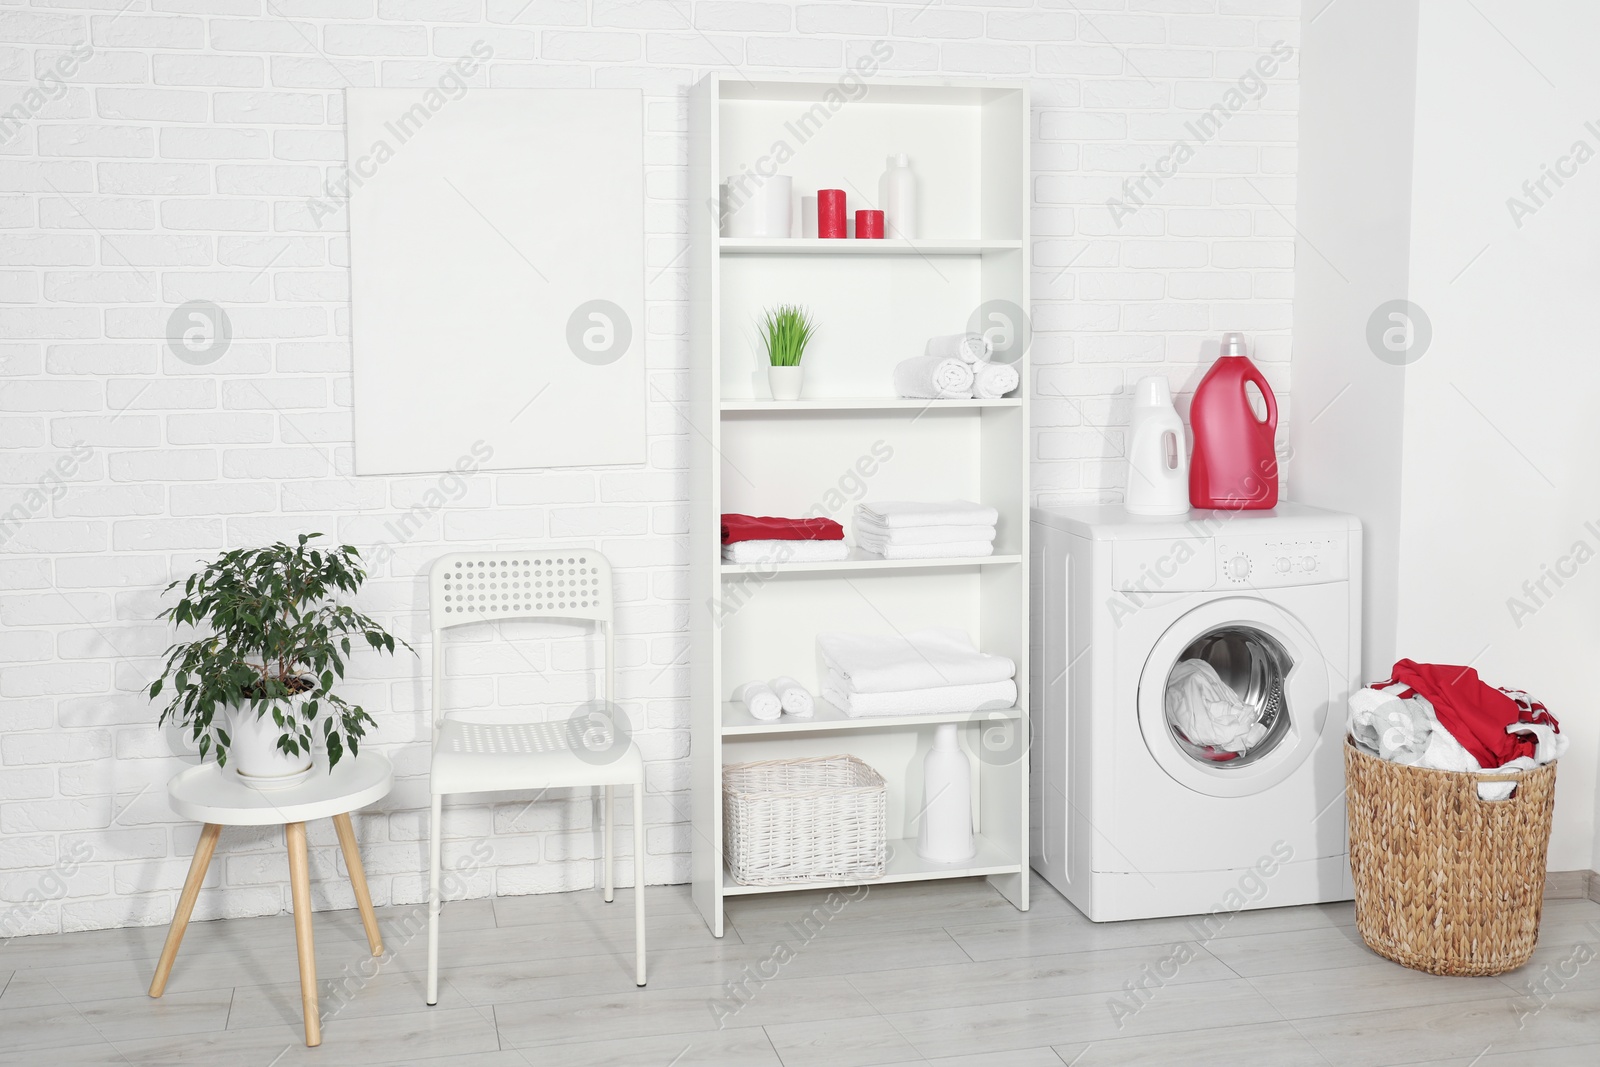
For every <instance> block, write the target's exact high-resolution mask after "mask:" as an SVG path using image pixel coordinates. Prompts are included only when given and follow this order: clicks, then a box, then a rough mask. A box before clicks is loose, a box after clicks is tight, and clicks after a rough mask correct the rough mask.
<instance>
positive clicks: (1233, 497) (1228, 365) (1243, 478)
mask: <svg viewBox="0 0 1600 1067" xmlns="http://www.w3.org/2000/svg"><path fill="white" fill-rule="evenodd" d="M1251 382H1253V383H1255V386H1256V388H1257V389H1259V390H1261V397H1262V399H1263V400H1265V401H1266V408H1267V417H1266V418H1265V419H1261V418H1257V417H1256V413H1255V411H1254V410H1252V408H1251V407H1250V398H1249V396H1248V395H1247V394H1246V392H1245V386H1246V384H1248V383H1251ZM1189 425H1190V428H1191V429H1192V430H1193V432H1194V454H1193V456H1192V457H1191V458H1190V460H1189V503H1191V504H1193V505H1194V506H1195V507H1197V508H1222V509H1226V510H1229V511H1246V510H1251V509H1258V508H1262V509H1264V508H1273V507H1277V506H1278V456H1277V453H1276V452H1275V451H1274V449H1273V436H1274V435H1275V434H1276V432H1277V429H1278V401H1277V399H1276V398H1275V397H1274V396H1273V395H1272V387H1271V386H1269V385H1268V384H1267V379H1266V378H1265V377H1264V376H1263V375H1262V373H1261V371H1260V370H1259V369H1258V368H1257V367H1256V365H1255V364H1254V363H1251V362H1250V357H1249V356H1247V355H1245V345H1244V335H1243V334H1240V333H1229V334H1224V335H1223V338H1222V355H1221V356H1220V357H1218V359H1217V361H1216V362H1215V363H1213V364H1212V365H1211V369H1210V370H1208V371H1206V376H1205V377H1204V378H1202V379H1200V386H1199V388H1197V389H1196V390H1195V391H1194V402H1193V403H1192V404H1190V405H1189Z"/></svg>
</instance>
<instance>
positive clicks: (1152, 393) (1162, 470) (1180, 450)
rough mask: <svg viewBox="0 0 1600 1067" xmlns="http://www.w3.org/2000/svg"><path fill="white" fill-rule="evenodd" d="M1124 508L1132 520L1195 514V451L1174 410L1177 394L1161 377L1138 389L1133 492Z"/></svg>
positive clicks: (1131, 432) (1131, 440) (1131, 438)
mask: <svg viewBox="0 0 1600 1067" xmlns="http://www.w3.org/2000/svg"><path fill="white" fill-rule="evenodd" d="M1123 507H1124V508H1126V509H1127V511H1128V513H1129V514H1131V515H1185V514H1188V511H1189V452H1188V449H1187V448H1186V447H1185V440H1184V433H1183V419H1182V418H1181V417H1180V416H1179V415H1178V412H1177V409H1175V408H1174V407H1173V406H1172V390H1171V388H1170V387H1169V386H1168V385H1167V380H1166V379H1165V378H1163V377H1161V376H1160V375H1158V374H1153V375H1151V376H1149V377H1147V378H1140V379H1139V384H1138V385H1136V386H1134V388H1133V419H1132V422H1131V423H1130V425H1129V427H1128V490H1127V493H1126V498H1125V500H1124V502H1123Z"/></svg>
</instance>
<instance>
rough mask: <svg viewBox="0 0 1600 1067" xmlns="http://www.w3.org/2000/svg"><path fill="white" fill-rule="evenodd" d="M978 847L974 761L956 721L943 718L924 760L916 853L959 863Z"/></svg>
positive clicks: (942, 860)
mask: <svg viewBox="0 0 1600 1067" xmlns="http://www.w3.org/2000/svg"><path fill="white" fill-rule="evenodd" d="M977 850H978V845H977V842H976V841H975V840H974V838H973V836H972V764H970V763H968V762H967V754H966V753H965V752H963V751H961V745H960V744H959V743H958V742H957V740H956V724H955V723H953V722H942V723H940V724H939V725H938V726H937V727H936V728H935V729H934V733H933V747H932V748H930V749H928V755H927V758H926V759H924V760H923V762H922V826H921V827H920V828H919V830H918V832H917V855H919V856H921V857H922V858H923V859H925V860H932V861H933V862H935V863H959V862H960V861H961V860H966V859H971V858H972V855H973V853H975V852H977Z"/></svg>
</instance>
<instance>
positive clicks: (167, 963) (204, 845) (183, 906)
mask: <svg viewBox="0 0 1600 1067" xmlns="http://www.w3.org/2000/svg"><path fill="white" fill-rule="evenodd" d="M221 833H222V827H221V826H218V825H217V824H216V823H211V822H208V823H206V825H205V829H203V830H201V831H200V843H199V844H197V845H195V847H194V859H192V860H190V861H189V877H188V879H187V880H185V881H184V883H183V894H182V895H181V896H179V897H178V910H177V911H175V912H173V913H172V926H171V927H170V928H168V930H167V943H166V944H165V945H163V946H162V948H161V958H160V959H159V960H157V961H156V976H155V977H154V978H152V979H151V980H150V995H151V996H152V997H159V996H160V995H161V994H162V993H164V992H166V990H167V979H168V978H169V977H170V976H171V975H172V964H173V961H174V960H176V959H177V958H178V946H179V945H181V944H183V932H184V930H186V929H188V927H189V916H190V915H193V914H194V902H195V900H196V899H197V898H198V897H199V896H200V883H201V882H204V881H205V880H206V868H208V867H210V866H211V854H212V853H213V852H215V851H216V850H217V837H218V836H219V835H220V834H221Z"/></svg>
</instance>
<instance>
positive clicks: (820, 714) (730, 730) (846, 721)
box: [722, 699, 1022, 737]
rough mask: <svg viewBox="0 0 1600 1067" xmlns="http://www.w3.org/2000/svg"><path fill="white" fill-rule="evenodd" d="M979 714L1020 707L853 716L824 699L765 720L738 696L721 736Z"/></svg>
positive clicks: (1003, 714)
mask: <svg viewBox="0 0 1600 1067" xmlns="http://www.w3.org/2000/svg"><path fill="white" fill-rule="evenodd" d="M980 715H984V716H994V717H997V718H1002V719H1020V718H1022V709H1021V708H1000V709H995V710H992V711H991V710H987V709H986V710H984V711H954V712H952V711H940V712H931V713H929V714H925V715H879V716H876V717H873V716H862V717H860V718H855V717H852V716H849V715H846V714H845V713H844V712H842V711H840V710H839V709H838V708H836V707H834V706H833V705H832V704H829V703H828V702H827V701H826V700H821V699H818V700H817V713H816V714H815V715H813V716H812V717H811V718H809V719H797V718H795V717H794V716H793V715H785V716H783V717H782V718H781V719H777V720H775V721H768V720H765V719H758V718H756V717H755V716H753V715H751V714H750V711H749V709H748V708H746V707H745V706H744V705H743V704H741V703H739V702H738V701H737V700H733V701H728V702H726V703H724V704H723V705H722V736H723V737H777V736H783V737H788V736H792V735H794V734H810V733H821V732H824V731H832V730H892V729H896V728H899V727H904V726H929V725H933V724H937V723H942V722H975V721H977V717H978V716H980Z"/></svg>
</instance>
